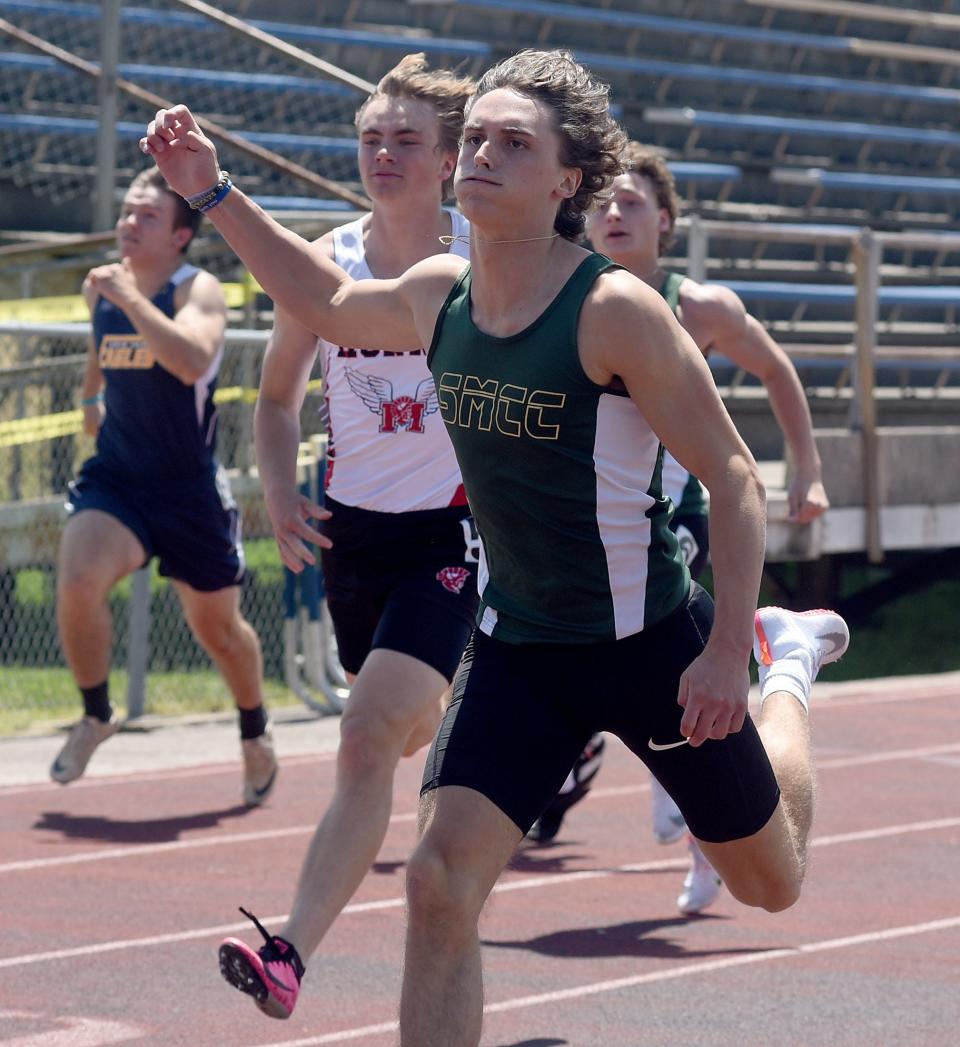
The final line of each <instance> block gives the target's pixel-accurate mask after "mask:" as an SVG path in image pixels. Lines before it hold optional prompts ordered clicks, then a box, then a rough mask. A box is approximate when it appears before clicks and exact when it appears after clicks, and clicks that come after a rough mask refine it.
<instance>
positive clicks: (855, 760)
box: [0, 742, 960, 875]
mask: <svg viewBox="0 0 960 1047" xmlns="http://www.w3.org/2000/svg"><path fill="white" fill-rule="evenodd" d="M949 753H960V742H953V743H949V744H947V745H933V746H926V747H924V748H922V749H891V750H888V751H886V752H879V753H864V754H859V755H856V756H840V757H836V758H831V759H824V760H818V761H817V770H820V771H823V770H835V769H837V768H841V767H859V766H862V765H864V764H873V763H886V762H887V761H892V760H919V759H924V758H926V757H930V756H942V755H944V754H949ZM649 788H650V785H649V783H647V782H642V783H639V784H637V785H620V786H611V787H609V788H603V787H601V788H598V789H592V790H591V791H590V798H591V799H592V800H602V799H609V798H611V797H618V796H630V795H634V794H636V793H643V792H647V791H648V790H649ZM415 818H416V814H415V813H414V812H404V813H399V814H394V815H391V816H390V821H391V822H392V823H393V822H397V823H399V822H411V821H413V820H414V819H415ZM315 830H316V825H315V824H311V825H292V826H288V827H287V828H284V829H260V830H257V831H255V832H249V833H224V834H223V835H220V836H204V837H201V838H198V839H190V840H170V841H166V842H164V843H148V844H141V845H137V846H131V847H111V848H108V849H103V850H99V851H82V852H80V853H79V854H66V855H61V856H58V857H56V858H24V859H21V860H19V861H14V862H4V863H2V864H0V875H2V874H3V873H17V872H30V871H35V870H38V869H54V868H59V867H60V866H61V865H79V864H84V863H86V862H98V861H115V860H119V859H124V858H139V857H141V856H145V855H152V854H162V853H164V852H168V851H179V850H191V849H195V848H197V847H219V846H225V845H229V844H242V843H258V842H260V841H263V840H275V839H280V838H283V837H289V836H300V835H306V834H308V833H312V832H314V831H315Z"/></svg>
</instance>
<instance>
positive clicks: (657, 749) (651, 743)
mask: <svg viewBox="0 0 960 1047" xmlns="http://www.w3.org/2000/svg"><path fill="white" fill-rule="evenodd" d="M689 741H690V739H689V738H683V739H682V740H681V741H679V742H667V744H666V745H659V744H658V743H657V742H655V741H654V740H653V739H652V738H651V739H650V741H649V742H647V745H649V746H650V748H651V749H653V751H654V752H655V753H659V752H663V750H664V749H676V748H677V747H678V746H680V745H686V744H687V743H688V742H689Z"/></svg>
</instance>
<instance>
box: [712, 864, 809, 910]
mask: <svg viewBox="0 0 960 1047" xmlns="http://www.w3.org/2000/svg"><path fill="white" fill-rule="evenodd" d="M725 883H726V885H727V887H728V888H729V890H730V893H731V894H732V895H733V896H734V898H736V899H737V901H738V902H741V903H742V904H743V905H750V906H753V907H755V908H758V909H765V910H766V911H767V912H771V913H772V912H783V910H784V909H789V908H790V907H791V906H792V905H794V904H795V903H796V902H797V901H798V900H799V898H800V887H801V877H800V875H799V874H798V873H796V872H793V873H791V872H783V873H776V872H772V871H765V870H763V869H757V868H753V869H748V870H746V871H745V872H744V873H742V874H739V875H737V876H733V877H729V878H728V879H727V880H726V881H725Z"/></svg>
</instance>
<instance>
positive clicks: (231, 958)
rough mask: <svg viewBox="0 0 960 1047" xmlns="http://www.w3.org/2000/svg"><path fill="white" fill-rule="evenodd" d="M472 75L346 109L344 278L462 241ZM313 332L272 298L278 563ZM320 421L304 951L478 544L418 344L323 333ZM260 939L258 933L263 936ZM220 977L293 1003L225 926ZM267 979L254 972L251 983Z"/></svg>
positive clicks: (440, 678) (386, 801)
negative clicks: (319, 544)
mask: <svg viewBox="0 0 960 1047" xmlns="http://www.w3.org/2000/svg"><path fill="white" fill-rule="evenodd" d="M472 91H473V81H472V80H469V79H466V78H461V77H457V76H454V75H453V74H452V73H449V72H444V71H436V72H428V71H427V70H426V61H425V57H424V56H423V55H422V54H420V55H408V56H407V57H406V58H404V59H403V61H401V62H400V64H399V65H398V66H397V67H396V68H395V69H393V70H391V71H390V72H389V73H387V74H386V76H385V77H384V78H383V79H382V80H381V81H380V83H379V84H378V85H377V88H376V90H375V91H374V93H373V94H372V95H371V96H370V97H369V98H367V99H366V101H365V102H364V103H363V105H362V106H361V107H360V110H359V111H358V113H357V117H356V124H357V132H358V157H357V159H358V166H359V169H360V176H361V180H362V182H363V186H364V189H365V190H366V192H367V195H368V196H369V197H370V200H371V201H372V202H373V210H372V212H371V213H370V214H369V215H367V216H366V217H364V218H362V219H359V220H357V221H355V222H351V223H350V224H349V225H346V226H343V227H341V228H339V229H336V230H334V231H333V232H331V233H328V234H327V235H326V236H324V237H322V238H321V239H320V240H319V241H318V243H317V249H318V250H319V251H320V252H321V253H322V254H323V256H324V257H325V258H329V259H331V260H332V261H334V262H336V263H337V264H338V265H339V266H340V267H341V268H342V269H344V270H345V271H346V272H347V273H349V274H350V275H351V277H353V278H354V279H355V280H370V279H373V278H375V277H376V278H379V279H385V278H395V277H398V276H400V275H401V274H402V273H403V272H405V271H406V270H407V269H409V268H410V266H412V265H414V264H415V263H416V262H419V261H420V260H421V259H423V258H428V257H429V256H430V255H434V254H437V253H439V252H441V251H443V250H444V248H443V246H442V244H441V243H440V239H439V238H440V237H448V236H452V237H456V238H458V239H455V240H454V242H453V244H452V246H451V248H450V252H451V254H455V255H457V256H459V257H461V258H466V257H467V256H468V252H469V226H468V225H467V222H466V220H465V219H464V218H463V216H462V215H461V214H459V213H458V212H456V211H449V210H445V209H444V208H443V206H442V205H443V201H444V198H445V196H446V195H447V192H448V190H449V188H450V187H451V186H452V183H453V171H454V167H455V166H456V159H457V148H458V145H459V141H460V132H461V129H462V126H463V107H464V104H465V103H466V101H467V99H468V98H469V96H470V94H471V93H472ZM317 353H318V343H317V337H316V335H315V334H313V333H312V332H311V331H310V330H308V329H307V328H305V327H303V326H301V325H300V324H299V323H297V321H296V320H295V319H294V318H293V317H292V316H291V315H290V314H288V313H286V312H284V311H283V310H282V309H280V310H278V314H277V320H276V326H275V328H274V332H273V337H272V339H271V342H270V346H269V348H268V351H267V355H266V358H265V361H264V368H263V374H262V377H261V386H260V397H259V400H258V405H257V414H256V443H257V461H258V463H259V466H260V474H261V476H262V478H263V484H264V492H265V495H266V501H267V509H268V512H269V514H270V517H271V520H272V521H273V525H274V531H275V533H276V536H277V542H278V545H279V548H280V554H281V557H282V558H283V561H284V563H286V564H287V566H288V567H290V568H291V569H292V570H294V571H299V570H301V569H302V567H303V562H304V558H303V556H302V554H301V551H299V550H298V549H297V548H295V547H293V545H292V544H291V539H292V540H293V543H295V544H299V538H298V537H297V532H296V529H295V527H292V525H291V523H290V520H291V519H293V520H297V519H299V518H300V517H299V514H300V512H301V507H302V505H303V502H302V499H301V498H300V496H299V495H298V493H297V489H296V480H295V473H296V456H297V445H298V442H299V432H300V427H299V418H300V409H301V406H302V404H303V398H304V390H305V388H306V382H307V379H308V378H309V375H310V369H311V367H312V365H313V362H314V360H315V359H316V357H317ZM319 354H320V362H321V367H322V373H323V379H324V398H325V405H326V413H327V418H326V424H327V429H328V432H329V445H328V457H327V463H328V466H327V487H326V497H325V506H326V508H327V509H328V510H329V512H330V514H331V515H330V517H329V519H327V520H326V522H325V524H324V527H323V531H324V534H325V535H326V537H327V538H328V539H329V540H330V541H331V542H332V543H333V545H332V548H324V549H323V550H322V563H323V574H324V581H325V584H326V589H327V603H328V606H329V609H330V614H331V616H332V618H333V625H334V629H335V631H336V636H337V647H338V651H339V655H340V661H341V663H342V664H343V666H344V669H345V670H346V672H347V674H348V677H349V679H350V681H351V684H352V686H351V690H350V700H349V701H348V702H347V704H346V707H345V710H344V713H343V718H342V721H341V737H340V747H339V750H338V753H337V781H336V787H335V792H334V796H333V799H332V801H331V803H330V805H329V807H328V808H327V811H326V813H325V814H324V816H323V818H322V820H321V822H320V825H319V827H318V829H317V831H316V834H315V835H314V838H313V841H312V842H311V844H310V848H309V850H308V853H307V856H306V859H305V861H304V865H303V870H302V872H301V875H300V883H299V886H298V888H297V895H296V899H295V901H294V905H293V910H292V912H291V914H290V917H289V919H288V920H287V922H286V924H285V925H284V927H283V928H282V929H281V931H280V936H281V937H282V938H284V939H285V940H287V941H289V942H291V943H292V944H293V945H294V946H295V947H296V950H297V953H298V954H299V956H300V957H301V958H302V959H303V960H304V961H306V960H307V959H309V957H310V956H311V955H312V954H313V953H314V952H315V951H316V949H317V947H318V946H319V944H320V942H321V940H322V938H323V936H324V935H325V934H326V932H327V930H328V929H329V927H330V925H331V924H332V922H333V921H334V919H335V918H336V916H337V915H338V914H339V912H340V911H341V910H342V909H343V907H344V905H346V904H347V902H348V901H349V900H350V898H351V896H352V895H353V894H354V892H355V891H356V889H357V887H358V886H359V885H360V882H361V880H362V879H363V877H364V876H365V875H366V873H367V871H368V869H369V868H370V866H371V864H372V863H373V861H374V859H375V858H376V855H377V852H378V850H379V849H380V846H381V844H382V843H383V839H384V836H385V835H386V831H387V826H388V823H389V817H390V810H391V806H392V794H393V779H394V773H395V771H396V766H397V762H398V761H399V759H400V757H401V756H409V755H412V754H413V753H414V752H416V751H417V750H418V749H420V748H421V747H422V746H424V745H426V744H427V743H428V742H429V741H430V740H431V739H432V738H433V736H434V734H435V733H436V729H437V726H438V725H439V723H440V717H441V715H442V711H443V710H442V705H441V699H442V698H443V697H444V695H445V694H446V693H447V691H448V688H449V684H450V681H451V680H452V679H453V675H454V673H455V671H456V668H457V665H458V664H459V662H460V656H461V655H462V654H463V649H464V647H465V646H466V644H467V640H468V639H469V636H470V632H471V630H472V628H473V620H474V617H475V615H476V608H477V585H476V571H477V559H478V557H477V555H476V553H477V547H478V545H479V541H478V540H475V539H474V532H473V529H472V524H473V521H472V519H471V517H470V510H469V508H468V506H467V500H466V496H465V495H464V492H463V483H462V480H461V477H460V470H459V468H458V466H457V460H456V457H455V455H454V453H453V447H452V446H451V444H450V439H449V437H448V436H447V433H446V429H445V428H444V424H443V419H442V418H441V417H440V413H439V410H438V408H439V401H438V399H437V394H436V389H435V387H434V382H433V378H432V377H431V375H430V372H429V370H428V369H427V362H426V350H425V349H423V348H422V347H421V348H417V349H413V350H412V351H410V352H399V353H398V352H393V351H390V350H387V351H381V350H379V349H368V348H363V349H355V348H352V347H351V346H350V345H349V344H336V343H333V342H327V341H322V340H321V341H320V343H319ZM268 940H269V939H268ZM220 957H221V969H222V971H223V974H224V977H225V978H226V979H227V980H228V981H230V982H231V983H232V984H234V985H237V987H238V988H243V989H244V990H246V991H250V990H249V985H250V984H251V983H252V984H253V985H255V986H257V987H258V992H262V993H263V994H264V1009H265V1010H267V1012H268V1013H271V1014H276V1012H277V1011H278V1010H279V1009H281V1008H283V1009H286V1011H287V1013H288V1014H289V1011H290V1010H291V1009H292V1007H293V1000H294V999H295V993H294V994H293V996H292V997H291V998H290V999H289V1001H281V994H280V992H277V993H276V994H274V995H271V994H269V993H267V990H266V987H265V986H266V982H267V980H268V977H269V976H268V975H267V972H266V970H265V969H264V967H263V963H262V960H261V959H260V957H259V955H258V954H257V952H255V951H254V950H252V949H250V948H249V947H248V946H247V945H245V944H244V943H243V942H240V941H238V940H237V939H234V938H230V939H227V941H226V942H224V944H223V945H222V947H221V950H220ZM260 986H263V988H262V989H261V988H259V987H260Z"/></svg>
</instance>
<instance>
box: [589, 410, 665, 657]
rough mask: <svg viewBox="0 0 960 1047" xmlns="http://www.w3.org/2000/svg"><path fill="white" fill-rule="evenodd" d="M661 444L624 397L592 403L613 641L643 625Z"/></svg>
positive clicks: (598, 497)
mask: <svg viewBox="0 0 960 1047" xmlns="http://www.w3.org/2000/svg"><path fill="white" fill-rule="evenodd" d="M659 449H660V441H659V440H658V438H657V437H656V436H655V435H654V433H653V431H652V430H651V429H650V426H649V425H647V423H646V421H645V420H644V419H643V417H642V415H641V414H640V413H639V411H637V408H636V406H635V405H634V403H633V402H632V401H631V400H630V398H629V397H626V396H613V395H611V394H609V393H607V394H604V395H603V396H601V397H600V400H599V402H598V404H597V434H596V444H595V445H594V451H593V457H594V464H595V467H596V472H597V525H598V527H599V529H600V540H601V541H602V542H603V547H604V552H605V554H606V558H607V571H608V573H609V577H610V594H611V597H612V599H613V613H614V627H615V630H616V636H617V639H620V638H621V637H623V636H630V635H631V634H633V633H636V632H639V631H640V630H641V629H642V628H643V627H644V610H645V603H646V591H647V562H648V555H649V550H650V536H651V525H650V520H649V519H648V518H647V516H646V512H647V510H648V509H649V508H650V506H651V505H653V498H651V497H650V495H649V494H648V493H647V491H648V490H649V488H650V484H651V483H652V481H653V473H654V470H655V468H656V464H657V454H658V452H659Z"/></svg>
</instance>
